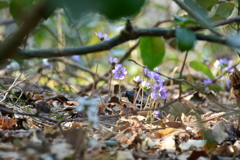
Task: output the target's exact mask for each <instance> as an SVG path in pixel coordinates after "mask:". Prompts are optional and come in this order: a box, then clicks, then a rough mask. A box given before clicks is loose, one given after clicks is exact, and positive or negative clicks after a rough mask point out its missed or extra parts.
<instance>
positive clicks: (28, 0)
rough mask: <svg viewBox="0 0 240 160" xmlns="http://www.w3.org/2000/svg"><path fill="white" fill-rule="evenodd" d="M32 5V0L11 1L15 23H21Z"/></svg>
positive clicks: (11, 10) (11, 11)
mask: <svg viewBox="0 0 240 160" xmlns="http://www.w3.org/2000/svg"><path fill="white" fill-rule="evenodd" d="M31 7H32V0H12V1H11V3H10V13H11V15H12V17H13V19H14V21H15V23H17V24H18V25H20V24H21V23H22V20H23V19H24V17H25V16H26V15H27V13H29V10H30V8H31Z"/></svg>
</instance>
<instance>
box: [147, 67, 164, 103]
mask: <svg viewBox="0 0 240 160" xmlns="http://www.w3.org/2000/svg"><path fill="white" fill-rule="evenodd" d="M144 73H145V74H146V75H147V76H148V77H150V78H153V79H154V80H155V81H156V82H157V83H155V84H154V86H153V92H152V93H151V97H152V99H155V100H156V99H158V98H159V97H160V98H163V99H166V97H167V89H166V88H165V87H164V86H163V82H164V80H163V79H161V75H160V74H158V73H156V72H153V71H150V70H149V69H147V68H144Z"/></svg>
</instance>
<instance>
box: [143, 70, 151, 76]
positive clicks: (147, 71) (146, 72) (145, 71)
mask: <svg viewBox="0 0 240 160" xmlns="http://www.w3.org/2000/svg"><path fill="white" fill-rule="evenodd" d="M151 72H152V71H150V70H149V69H147V68H144V73H145V75H147V76H148V77H151Z"/></svg>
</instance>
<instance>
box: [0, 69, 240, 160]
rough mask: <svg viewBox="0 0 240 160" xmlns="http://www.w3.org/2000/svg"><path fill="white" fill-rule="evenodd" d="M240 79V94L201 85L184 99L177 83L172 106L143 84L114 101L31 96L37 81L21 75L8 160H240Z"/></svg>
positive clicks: (6, 144)
mask: <svg viewBox="0 0 240 160" xmlns="http://www.w3.org/2000/svg"><path fill="white" fill-rule="evenodd" d="M138 79H140V78H135V80H138ZM238 79H240V76H239V71H238V70H236V69H235V71H234V72H233V74H232V75H230V80H231V82H232V83H233V88H234V90H233V93H234V96H233V95H231V93H230V92H229V91H221V92H214V91H211V90H209V91H204V90H203V88H200V89H199V88H198V86H197V85H195V88H193V90H186V91H185V92H184V93H183V95H182V96H181V97H178V94H179V93H178V91H179V89H178V86H175V85H171V86H169V87H166V88H167V89H168V93H167V94H168V96H167V99H166V100H165V99H157V100H155V101H149V95H150V92H149V90H148V89H147V88H145V90H144V92H143V91H141V90H139V89H140V88H139V87H138V86H135V88H130V89H129V90H126V89H124V88H121V89H120V90H118V91H113V92H112V93H111V94H110V97H109V94H108V93H105V94H101V95H99V94H98V95H94V96H93V97H90V96H87V95H88V93H85V94H84V95H83V96H76V95H71V94H59V93H55V92H53V91H49V90H45V89H44V88H42V87H40V86H37V89H35V90H26V91H24V90H23V89H21V86H24V85H29V84H28V83H29V82H27V81H26V79H23V80H19V77H18V78H16V80H15V81H14V82H12V85H11V86H10V87H9V88H8V89H7V90H6V88H5V92H2V99H1V102H0V110H1V118H0V135H1V143H0V157H1V158H2V159H59V160H61V159H86V160H88V159H96V160H101V159H116V160H135V159H214V158H215V159H224V157H225V158H227V157H228V158H235V159H239V157H240V141H239V136H240V134H239V133H240V132H239V118H238V117H239V111H240V110H239V109H238V107H237V105H236V104H238V99H239V91H238V90H239V88H238V84H237V83H238ZM137 83H138V85H139V84H140V83H139V82H137ZM17 87H18V88H20V89H18V90H17V91H15V92H14V91H13V89H14V88H17ZM115 88H116V89H119V87H115ZM19 91H21V94H20V95H19V94H17V93H18V92H19ZM119 91H121V94H120V95H121V96H119ZM192 91H193V92H192ZM13 95H15V96H13ZM16 95H19V96H16ZM136 95H138V97H136ZM141 108H142V110H140V109H141Z"/></svg>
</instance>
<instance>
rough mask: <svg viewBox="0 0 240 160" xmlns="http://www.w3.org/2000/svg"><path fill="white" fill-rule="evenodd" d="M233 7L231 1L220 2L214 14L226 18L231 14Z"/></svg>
mask: <svg viewBox="0 0 240 160" xmlns="http://www.w3.org/2000/svg"><path fill="white" fill-rule="evenodd" d="M233 9H234V4H233V3H229V2H225V3H221V4H219V6H218V8H217V10H216V14H215V15H216V16H219V17H222V18H228V17H229V16H230V15H231V14H232V12H233Z"/></svg>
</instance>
